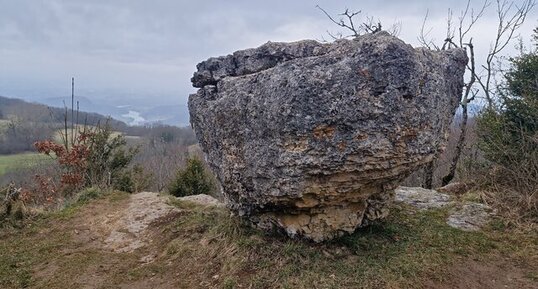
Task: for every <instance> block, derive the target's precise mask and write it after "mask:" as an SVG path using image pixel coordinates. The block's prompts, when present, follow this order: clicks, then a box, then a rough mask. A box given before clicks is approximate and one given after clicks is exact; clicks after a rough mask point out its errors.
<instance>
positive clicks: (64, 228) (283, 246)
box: [0, 193, 538, 289]
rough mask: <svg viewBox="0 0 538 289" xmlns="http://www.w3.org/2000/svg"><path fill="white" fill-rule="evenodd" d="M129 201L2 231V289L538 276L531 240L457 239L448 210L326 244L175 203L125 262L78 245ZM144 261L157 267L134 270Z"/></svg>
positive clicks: (405, 283) (491, 232)
mask: <svg viewBox="0 0 538 289" xmlns="http://www.w3.org/2000/svg"><path fill="white" fill-rule="evenodd" d="M127 197H128V195H126V194H122V193H113V194H109V195H106V196H105V197H104V198H100V199H97V200H90V201H87V200H86V201H85V204H81V203H77V204H75V205H73V206H71V207H69V208H67V209H65V210H63V211H61V212H60V213H56V214H52V215H48V216H47V217H46V218H42V219H38V220H35V221H32V222H30V223H27V224H26V226H25V228H24V229H13V228H9V227H5V228H4V229H3V231H2V232H0V287H1V288H20V287H30V288H80V287H82V286H88V287H91V288H120V287H128V288H131V289H132V288H150V287H151V288H425V287H428V286H429V287H431V286H433V285H431V284H441V283H443V282H445V281H446V279H447V278H449V277H448V276H450V275H449V273H450V271H451V270H452V269H451V268H452V267H453V266H455V264H460V263H462V262H466V260H471V259H472V260H477V261H474V262H480V263H484V264H489V263H490V261H491V260H510V262H512V263H514V264H519V265H520V267H521V268H522V269H521V270H523V271H522V272H523V273H522V274H526V275H525V276H526V277H525V278H527V279H526V280H528V281H527V282H532V278H535V277H536V276H533V275H532V274H533V272H537V271H538V260H537V258H538V233H537V232H536V231H522V230H519V229H517V230H516V229H515V228H510V227H506V226H505V224H504V223H503V222H500V221H495V222H494V223H493V224H492V226H491V227H490V228H488V229H487V230H486V231H485V232H479V233H470V232H462V231H459V230H456V229H453V228H450V227H448V226H447V225H446V224H445V222H444V220H445V217H446V214H447V211H446V210H440V211H431V212H415V211H413V210H412V209H411V208H407V207H400V206H396V207H394V209H393V214H391V216H390V218H389V219H387V220H386V221H384V222H383V223H379V224H377V225H375V226H371V227H369V228H367V229H364V230H361V231H359V232H357V233H355V234H353V235H350V236H346V237H343V238H340V239H338V240H335V241H332V242H329V243H325V244H312V243H308V242H303V241H298V240H290V239H288V238H284V237H275V236H267V235H265V234H263V233H261V232H259V231H257V230H254V229H251V228H249V227H248V226H244V224H242V222H241V221H240V220H239V219H237V218H234V217H230V215H229V212H227V211H226V210H224V209H214V208H201V207H198V206H194V205H191V204H188V203H180V202H173V203H174V204H175V205H176V206H178V207H180V208H181V209H182V210H181V212H180V213H179V214H178V215H174V216H171V217H170V218H163V219H162V220H159V221H158V222H156V223H154V224H153V225H152V226H151V227H152V229H151V231H150V232H149V234H151V236H152V239H153V242H152V243H151V245H149V246H147V247H144V248H141V249H138V250H136V251H134V252H132V253H112V252H110V251H108V250H104V249H100V248H98V247H95V246H89V245H88V242H90V243H91V242H93V243H95V242H97V241H95V240H94V241H91V240H80V235H77V230H78V229H77V228H80V226H82V225H83V224H84V223H85V222H87V221H88V218H91V217H92V216H94V215H95V214H108V213H107V212H113V211H116V210H118V209H121V208H122V207H124V206H125V205H126V203H127V202H128V198H127ZM145 256H154V260H153V261H152V262H149V263H147V262H141V259H142V258H144V257H145ZM491 262H493V261H491ZM458 278H459V276H458ZM529 278H531V279H529ZM428 284H430V285H428ZM435 286H436V285H435Z"/></svg>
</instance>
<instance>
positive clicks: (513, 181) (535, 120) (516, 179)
mask: <svg viewBox="0 0 538 289" xmlns="http://www.w3.org/2000/svg"><path fill="white" fill-rule="evenodd" d="M505 78H506V83H505V84H504V86H503V87H501V88H500V92H501V98H500V103H499V105H498V107H494V108H489V109H487V110H485V111H483V112H482V113H481V115H480V116H479V117H478V136H479V146H480V149H481V150H482V151H483V152H484V156H485V158H486V159H487V160H488V161H489V162H490V163H492V164H493V166H492V169H491V170H490V174H489V177H490V180H491V187H493V189H494V190H493V191H496V192H498V193H496V194H495V198H496V199H497V203H499V205H500V207H505V208H507V210H511V211H514V210H517V213H516V215H519V217H521V218H524V219H530V220H534V221H537V222H538V194H537V193H536V192H538V82H537V81H536V80H537V79H538V50H535V51H533V52H531V53H528V54H523V55H521V56H519V57H517V58H513V59H511V67H510V69H509V70H508V71H507V72H506V74H505ZM512 215H514V214H513V213H512Z"/></svg>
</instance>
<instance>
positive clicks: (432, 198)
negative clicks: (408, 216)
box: [395, 187, 453, 210]
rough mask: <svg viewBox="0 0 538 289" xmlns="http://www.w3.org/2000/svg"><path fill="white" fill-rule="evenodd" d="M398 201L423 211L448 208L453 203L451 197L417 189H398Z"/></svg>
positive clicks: (434, 191) (433, 191)
mask: <svg viewBox="0 0 538 289" xmlns="http://www.w3.org/2000/svg"><path fill="white" fill-rule="evenodd" d="M395 191H396V201H397V202H401V203H405V204H408V205H411V206H413V207H416V208H419V209H421V210H426V209H436V208H442V207H446V206H448V205H450V204H453V202H452V201H451V199H450V196H449V195H446V194H443V193H439V192H438V191H436V190H428V189H423V188H415V187H398V188H396V190H395Z"/></svg>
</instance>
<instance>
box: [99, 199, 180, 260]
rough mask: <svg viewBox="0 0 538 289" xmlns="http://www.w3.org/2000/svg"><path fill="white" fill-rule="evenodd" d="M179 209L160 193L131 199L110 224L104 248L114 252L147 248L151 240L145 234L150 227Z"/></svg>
mask: <svg viewBox="0 0 538 289" xmlns="http://www.w3.org/2000/svg"><path fill="white" fill-rule="evenodd" d="M174 212H179V209H177V208H175V207H173V206H170V205H168V204H167V203H166V198H163V197H161V196H160V195H159V194H158V193H151V192H142V193H138V194H133V195H131V197H130V202H129V206H128V207H127V209H126V210H124V211H122V212H121V214H119V215H118V216H114V217H116V218H117V219H116V220H115V222H112V223H111V224H110V229H111V232H110V234H109V236H108V237H107V238H106V239H105V241H104V247H105V248H107V249H110V250H112V251H114V252H121V253H125V252H131V251H133V250H136V249H138V248H141V247H143V246H145V245H146V244H147V243H148V242H149V239H148V238H146V236H145V232H146V230H147V229H148V227H149V225H150V224H151V223H152V222H154V221H156V220H158V219H160V218H162V217H166V216H167V215H169V214H172V213H174Z"/></svg>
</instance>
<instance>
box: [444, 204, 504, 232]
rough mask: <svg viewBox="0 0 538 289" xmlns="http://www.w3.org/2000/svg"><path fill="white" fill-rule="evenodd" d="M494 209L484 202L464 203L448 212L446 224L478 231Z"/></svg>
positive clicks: (487, 220) (492, 213) (465, 229)
mask: <svg viewBox="0 0 538 289" xmlns="http://www.w3.org/2000/svg"><path fill="white" fill-rule="evenodd" d="M494 214H495V211H494V210H493V209H492V208H490V207H489V206H487V205H485V204H479V203H464V204H462V205H461V206H459V207H456V208H455V209H453V210H452V211H451V212H450V215H449V216H448V220H447V222H446V223H447V224H448V225H449V226H451V227H453V228H457V229H460V230H464V231H478V230H480V229H481V228H482V227H484V226H485V225H486V224H487V223H488V222H489V220H490V219H491V216H493V215H494Z"/></svg>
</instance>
